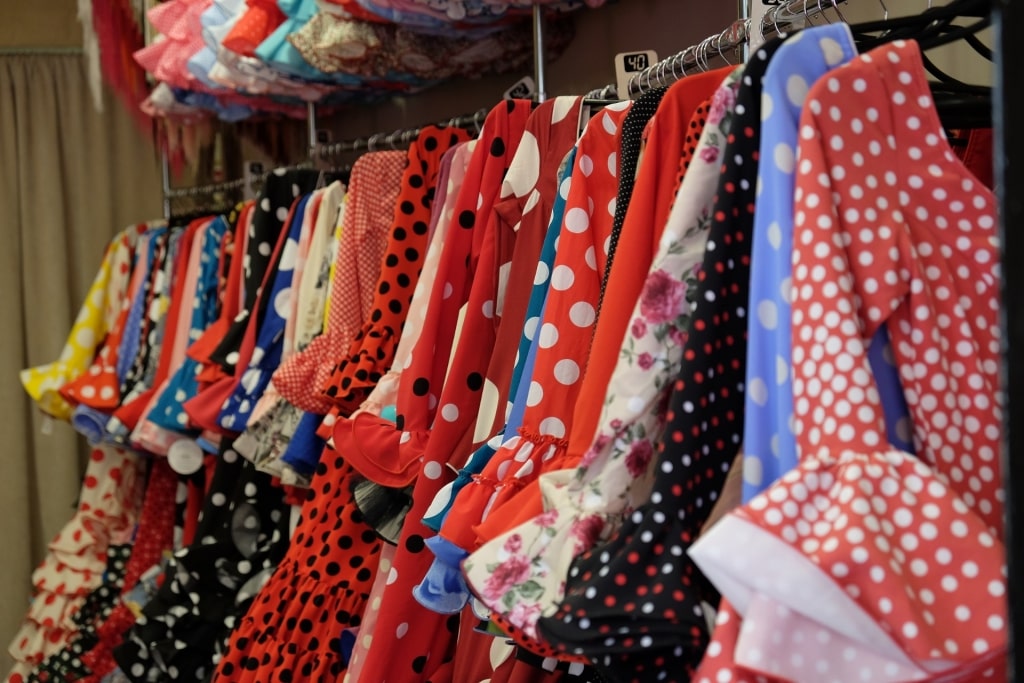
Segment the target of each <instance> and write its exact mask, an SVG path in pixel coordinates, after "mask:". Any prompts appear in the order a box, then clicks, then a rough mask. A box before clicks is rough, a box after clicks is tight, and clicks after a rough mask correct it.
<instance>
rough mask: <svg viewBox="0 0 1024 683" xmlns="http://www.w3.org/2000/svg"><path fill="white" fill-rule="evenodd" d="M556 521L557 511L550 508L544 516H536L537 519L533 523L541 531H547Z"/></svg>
mask: <svg viewBox="0 0 1024 683" xmlns="http://www.w3.org/2000/svg"><path fill="white" fill-rule="evenodd" d="M557 521H558V510H557V509H555V508H552V509H551V510H548V511H546V512H545V513H544V514H541V515H537V518H536V519H534V520H533V523H534V524H536V525H537V526H539V527H540V528H542V529H547V528H548V527H550V526H553V525H554V523H555V522H557Z"/></svg>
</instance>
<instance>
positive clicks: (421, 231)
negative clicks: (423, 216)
mask: <svg viewBox="0 0 1024 683" xmlns="http://www.w3.org/2000/svg"><path fill="white" fill-rule="evenodd" d="M412 231H413V232H414V233H416V234H417V235H426V234H427V232H429V231H430V226H429V225H427V224H426V223H424V222H423V221H416V222H415V223H413V224H412Z"/></svg>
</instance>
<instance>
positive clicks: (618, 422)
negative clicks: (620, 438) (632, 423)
mask: <svg viewBox="0 0 1024 683" xmlns="http://www.w3.org/2000/svg"><path fill="white" fill-rule="evenodd" d="M609 426H611V428H612V429H615V430H619V429H622V420H620V419H619V418H615V419H614V420H612V421H611V422H610V423H609Z"/></svg>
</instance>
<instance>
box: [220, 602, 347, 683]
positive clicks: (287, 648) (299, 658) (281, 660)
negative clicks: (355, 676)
mask: <svg viewBox="0 0 1024 683" xmlns="http://www.w3.org/2000/svg"><path fill="white" fill-rule="evenodd" d="M257 633H267V632H266V631H263V630H262V629H261V628H260V627H259V625H258V624H257V623H256V620H255V619H254V618H253V617H245V618H244V619H243V620H242V623H241V625H240V626H239V628H238V630H237V631H236V634H237V635H236V636H233V637H232V641H231V642H232V645H235V644H237V643H239V642H241V641H243V640H245V639H247V640H248V641H249V642H248V643H247V645H248V647H247V648H246V650H245V653H244V654H242V655H241V657H240V658H239V659H238V661H237V662H236V661H234V660H233V658H232V656H231V655H232V652H231V651H229V652H228V654H227V656H225V658H224V660H223V661H221V662H220V663H219V664H218V665H217V673H216V677H217V680H219V681H224V682H225V683H227V682H228V681H230V682H231V683H256V682H257V681H266V680H285V678H284V677H282V676H281V672H284V671H290V672H291V673H292V676H293V677H294V679H293V680H297V681H336V680H340V677H341V676H342V674H344V673H345V669H346V668H347V665H346V659H345V655H344V654H343V652H342V651H341V648H342V641H343V640H344V633H342V635H341V636H340V637H338V638H334V639H333V640H334V645H333V646H332V648H337V649H331V650H327V651H320V652H312V651H309V650H306V649H305V648H304V647H300V646H299V645H297V644H296V643H294V642H289V641H288V640H287V638H281V637H275V636H257V635H255V634H257ZM247 634H248V635H247ZM240 649H241V648H240ZM264 662H267V663H266V664H265V663H264ZM268 667H270V668H271V670H272V671H273V672H274V675H272V676H271V675H268V672H267V668H268Z"/></svg>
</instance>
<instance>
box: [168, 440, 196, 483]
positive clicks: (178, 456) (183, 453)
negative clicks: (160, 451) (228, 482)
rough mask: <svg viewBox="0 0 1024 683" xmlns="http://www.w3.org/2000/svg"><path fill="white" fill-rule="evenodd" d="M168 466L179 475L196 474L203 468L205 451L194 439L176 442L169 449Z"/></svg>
mask: <svg viewBox="0 0 1024 683" xmlns="http://www.w3.org/2000/svg"><path fill="white" fill-rule="evenodd" d="M167 464H169V465H170V466H171V469H172V470H174V471H175V472H177V473H178V474H182V475H185V476H188V475H190V474H195V473H196V472H198V471H199V470H200V469H201V468H202V466H203V449H202V448H200V447H199V444H197V443H196V442H195V441H193V440H192V439H182V440H181V441H175V442H174V443H172V444H171V447H170V448H168V449H167Z"/></svg>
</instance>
